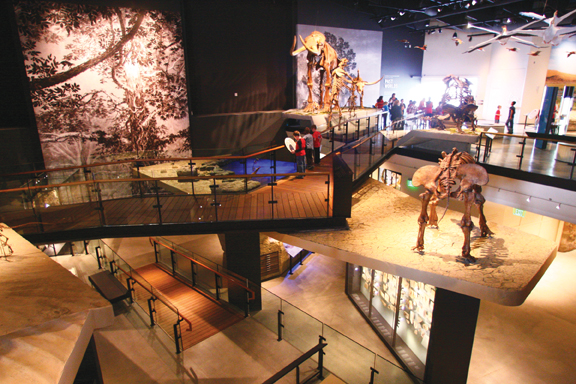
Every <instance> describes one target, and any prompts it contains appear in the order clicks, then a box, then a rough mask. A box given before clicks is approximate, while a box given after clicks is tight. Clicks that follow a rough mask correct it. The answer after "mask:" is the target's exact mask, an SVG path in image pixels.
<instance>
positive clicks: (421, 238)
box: [412, 190, 432, 251]
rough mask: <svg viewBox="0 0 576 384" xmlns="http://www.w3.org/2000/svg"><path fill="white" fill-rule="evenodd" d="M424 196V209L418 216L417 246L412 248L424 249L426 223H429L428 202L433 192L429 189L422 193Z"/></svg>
mask: <svg viewBox="0 0 576 384" xmlns="http://www.w3.org/2000/svg"><path fill="white" fill-rule="evenodd" d="M420 197H422V210H421V211H420V216H419V217H418V224H419V225H420V228H419V229H418V239H417V240H416V246H414V247H413V248H412V250H417V251H422V250H423V249H424V231H425V230H426V225H427V224H428V213H427V210H428V203H429V202H430V198H431V197H432V193H431V192H430V191H428V190H426V192H424V193H422V194H421V195H420Z"/></svg>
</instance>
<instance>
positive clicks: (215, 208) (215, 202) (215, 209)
mask: <svg viewBox="0 0 576 384" xmlns="http://www.w3.org/2000/svg"><path fill="white" fill-rule="evenodd" d="M244 169H246V164H244ZM244 174H246V172H244ZM212 180H214V184H213V185H211V186H210V189H211V190H212V195H213V196H214V202H212V203H210V205H211V206H213V207H214V215H215V216H216V217H215V220H216V221H218V206H219V204H218V197H217V193H216V189H217V188H218V184H216V179H215V178H214V179H212ZM245 181H246V192H248V178H245Z"/></svg>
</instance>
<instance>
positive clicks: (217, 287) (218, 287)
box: [214, 273, 220, 300]
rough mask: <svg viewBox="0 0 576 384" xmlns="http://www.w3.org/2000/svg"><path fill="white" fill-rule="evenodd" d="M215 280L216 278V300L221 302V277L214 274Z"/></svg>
mask: <svg viewBox="0 0 576 384" xmlns="http://www.w3.org/2000/svg"><path fill="white" fill-rule="evenodd" d="M214 278H215V281H216V300H220V284H219V283H220V282H219V279H220V275H218V274H217V273H215V274H214Z"/></svg>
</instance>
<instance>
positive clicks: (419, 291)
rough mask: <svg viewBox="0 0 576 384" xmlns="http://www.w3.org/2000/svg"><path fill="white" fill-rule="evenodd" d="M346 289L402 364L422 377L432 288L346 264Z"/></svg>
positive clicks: (433, 296)
mask: <svg viewBox="0 0 576 384" xmlns="http://www.w3.org/2000/svg"><path fill="white" fill-rule="evenodd" d="M347 292H348V295H349V296H350V298H351V299H352V300H353V301H354V303H355V304H356V305H357V306H358V308H359V309H360V310H361V312H362V313H364V315H365V316H366V318H367V319H368V321H369V322H370V323H371V324H372V326H373V327H374V328H375V329H377V330H378V332H379V333H380V336H381V337H382V338H383V339H384V341H385V342H386V343H387V344H388V345H389V346H390V347H391V348H392V349H393V350H394V351H395V352H396V353H397V356H398V357H399V358H400V359H401V360H402V361H403V362H404V364H405V365H406V366H407V367H408V368H409V369H410V370H411V371H412V373H414V375H416V376H417V377H420V378H423V375H424V370H425V363H426V355H427V352H428V343H429V341H430V330H431V328H432V314H433V311H434V298H435V293H436V288H435V287H433V286H431V285H428V284H424V283H422V282H418V281H414V280H409V279H405V278H402V277H399V276H395V275H392V274H389V273H385V272H382V271H377V270H373V269H370V268H366V267H362V266H358V265H353V264H348V278H347Z"/></svg>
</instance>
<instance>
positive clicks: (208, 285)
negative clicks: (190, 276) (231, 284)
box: [195, 265, 216, 297]
mask: <svg viewBox="0 0 576 384" xmlns="http://www.w3.org/2000/svg"><path fill="white" fill-rule="evenodd" d="M195 268H196V285H197V286H198V287H199V288H201V289H203V290H204V291H205V292H208V293H210V294H211V295H212V296H213V297H216V276H215V274H214V272H212V271H211V270H209V269H206V268H204V267H202V266H201V265H196V266H195Z"/></svg>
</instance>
